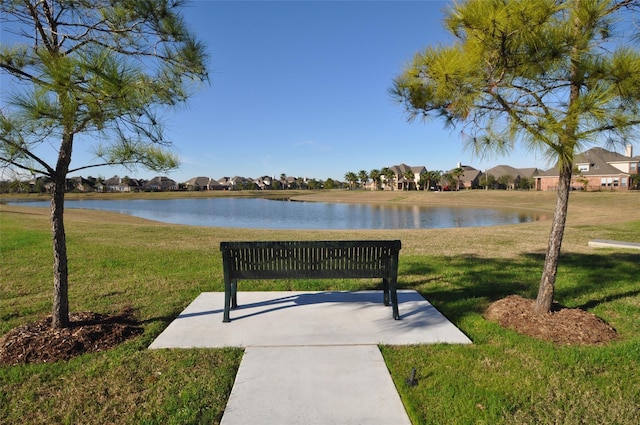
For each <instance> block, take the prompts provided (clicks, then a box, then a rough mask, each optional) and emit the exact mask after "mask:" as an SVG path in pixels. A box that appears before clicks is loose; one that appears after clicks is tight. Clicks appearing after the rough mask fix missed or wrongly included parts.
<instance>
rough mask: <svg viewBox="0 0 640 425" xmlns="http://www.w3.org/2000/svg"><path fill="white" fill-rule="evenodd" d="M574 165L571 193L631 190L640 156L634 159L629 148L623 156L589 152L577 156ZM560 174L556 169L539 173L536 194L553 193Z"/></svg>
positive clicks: (603, 151) (596, 151)
mask: <svg viewBox="0 0 640 425" xmlns="http://www.w3.org/2000/svg"><path fill="white" fill-rule="evenodd" d="M574 165H575V167H576V170H575V171H574V173H573V176H572V178H571V187H572V189H574V190H612V191H617V190H630V189H634V188H635V187H636V186H637V185H638V175H639V168H640V156H633V148H632V146H631V145H628V146H627V147H626V149H625V153H624V155H623V154H619V153H617V152H611V151H608V150H606V149H603V148H592V149H589V150H587V151H585V152H582V153H580V154H578V155H576V157H575V160H574ZM559 174H560V173H559V171H558V167H557V166H556V167H554V168H551V169H549V170H546V171H542V172H540V173H538V175H537V176H535V181H536V183H535V188H536V190H556V189H557V187H558V178H559Z"/></svg>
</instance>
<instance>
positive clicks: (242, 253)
mask: <svg viewBox="0 0 640 425" xmlns="http://www.w3.org/2000/svg"><path fill="white" fill-rule="evenodd" d="M400 247H401V244H400V241H399V240H371V241H361V240H348V241H272V242H221V243H220V251H222V264H223V269H224V318H223V322H230V321H231V319H230V318H229V310H230V309H232V308H236V307H237V306H238V302H237V290H238V280H239V279H249V280H253V279H255V280H257V279H366V278H371V279H382V285H383V302H384V305H386V306H388V305H391V306H392V309H393V318H394V319H396V320H398V319H400V315H399V314H398V295H397V292H396V286H397V281H398V254H399V252H400Z"/></svg>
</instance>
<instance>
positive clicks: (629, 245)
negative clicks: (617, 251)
mask: <svg viewBox="0 0 640 425" xmlns="http://www.w3.org/2000/svg"><path fill="white" fill-rule="evenodd" d="M589 246H590V247H593V248H622V249H640V243H637V242H623V241H609V240H604V239H594V240H592V241H589Z"/></svg>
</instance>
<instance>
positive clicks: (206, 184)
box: [184, 177, 223, 190]
mask: <svg viewBox="0 0 640 425" xmlns="http://www.w3.org/2000/svg"><path fill="white" fill-rule="evenodd" d="M184 185H185V186H186V187H187V189H189V190H222V189H223V187H222V185H221V184H220V183H218V182H217V181H216V180H214V179H212V178H211V177H194V178H192V179H189V180H187V181H186V182H185V183H184Z"/></svg>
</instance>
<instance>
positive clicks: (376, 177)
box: [369, 169, 381, 190]
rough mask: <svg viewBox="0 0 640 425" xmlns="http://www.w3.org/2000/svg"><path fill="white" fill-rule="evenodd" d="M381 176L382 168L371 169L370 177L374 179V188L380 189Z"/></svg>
mask: <svg viewBox="0 0 640 425" xmlns="http://www.w3.org/2000/svg"><path fill="white" fill-rule="evenodd" d="M380 176H381V174H380V170H376V169H373V170H371V171H369V177H370V178H371V180H372V181H373V189H374V190H378V189H380Z"/></svg>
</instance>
